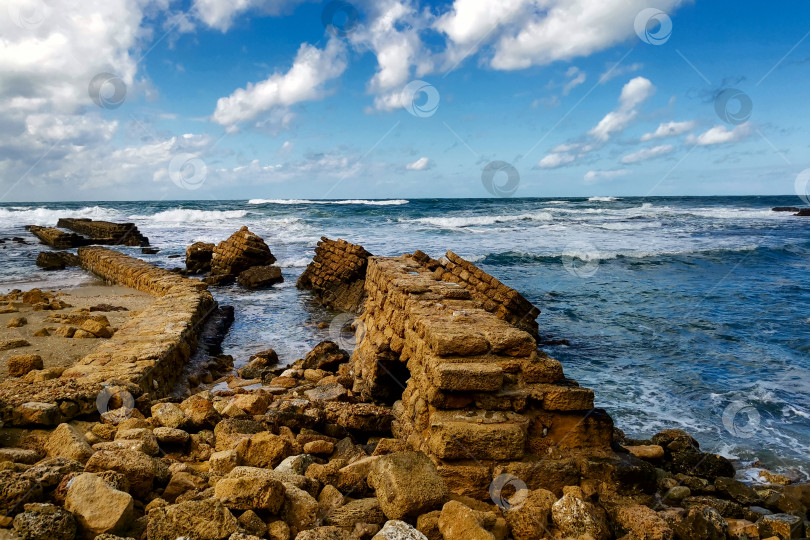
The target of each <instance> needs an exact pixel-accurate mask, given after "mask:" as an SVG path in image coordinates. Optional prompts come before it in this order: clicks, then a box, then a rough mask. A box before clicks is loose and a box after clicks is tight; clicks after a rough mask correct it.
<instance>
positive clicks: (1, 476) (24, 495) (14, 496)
mask: <svg viewBox="0 0 810 540" xmlns="http://www.w3.org/2000/svg"><path fill="white" fill-rule="evenodd" d="M41 497H42V486H41V485H40V484H39V483H38V482H36V481H35V480H34V479H33V478H31V477H30V476H28V475H24V474H18V473H15V472H13V471H10V470H0V514H1V515H5V516H12V515H14V513H16V512H15V510H16V511H19V510H20V509H22V508H21V507H22V505H23V504H25V503H29V502H36V501H38V500H40V498H41Z"/></svg>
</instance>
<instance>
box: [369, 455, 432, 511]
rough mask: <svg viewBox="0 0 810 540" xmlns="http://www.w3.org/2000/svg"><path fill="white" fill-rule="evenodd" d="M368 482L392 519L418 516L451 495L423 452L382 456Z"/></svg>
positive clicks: (383, 508) (383, 509)
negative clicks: (448, 494)
mask: <svg viewBox="0 0 810 540" xmlns="http://www.w3.org/2000/svg"><path fill="white" fill-rule="evenodd" d="M368 484H369V486H371V487H372V488H374V491H375V493H376V494H377V498H378V499H379V501H380V507H381V508H382V511H383V513H384V514H385V516H386V517H387V518H388V519H402V518H416V517H417V516H419V515H420V514H424V513H425V512H429V511H430V510H435V509H438V508H439V507H440V506H441V505H442V504H443V503H444V502H445V500H446V499H447V487H446V486H445V483H444V480H442V477H441V476H439V472H438V471H437V470H436V466H435V465H434V464H433V462H432V461H430V458H428V457H427V456H426V455H425V454H423V453H421V452H397V453H394V454H389V455H387V456H382V457H381V458H380V459H379V460H377V462H376V463H375V464H374V467H373V468H372V470H371V473H370V474H369V476H368Z"/></svg>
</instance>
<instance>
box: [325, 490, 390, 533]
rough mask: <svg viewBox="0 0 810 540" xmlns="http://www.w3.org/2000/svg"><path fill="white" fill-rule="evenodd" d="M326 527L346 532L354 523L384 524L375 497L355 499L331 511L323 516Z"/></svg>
mask: <svg viewBox="0 0 810 540" xmlns="http://www.w3.org/2000/svg"><path fill="white" fill-rule="evenodd" d="M324 523H325V524H326V525H336V526H338V527H341V528H343V529H346V530H352V529H353V528H354V526H355V524H356V523H373V524H377V525H382V524H383V523H385V515H383V513H382V509H381V508H380V503H379V501H378V500H377V499H376V498H375V497H369V498H366V499H356V500H353V501H350V502H348V503H346V504H344V505H342V506H339V507H338V508H335V509H333V510H332V511H330V512H328V513H327V514H326V515H325V516H324Z"/></svg>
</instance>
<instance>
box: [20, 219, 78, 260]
mask: <svg viewBox="0 0 810 540" xmlns="http://www.w3.org/2000/svg"><path fill="white" fill-rule="evenodd" d="M25 228H26V229H28V230H29V231H30V232H31V234H33V235H34V236H36V237H37V238H39V239H40V241H41V242H42V243H43V244H47V245H49V246H51V247H52V248H54V249H69V248H75V247H79V246H84V245H86V244H87V239H86V238H84V237H82V236H79V235H78V234H76V233H69V232H66V231H63V230H61V229H57V228H56V227H40V226H38V225H27V226H26V227H25ZM37 260H39V259H38V258H37Z"/></svg>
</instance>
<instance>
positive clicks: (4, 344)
mask: <svg viewBox="0 0 810 540" xmlns="http://www.w3.org/2000/svg"><path fill="white" fill-rule="evenodd" d="M30 346H31V344H30V343H28V341H26V340H24V339H3V340H0V351H9V350H11V349H19V348H21V347H30Z"/></svg>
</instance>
